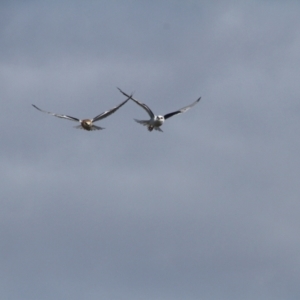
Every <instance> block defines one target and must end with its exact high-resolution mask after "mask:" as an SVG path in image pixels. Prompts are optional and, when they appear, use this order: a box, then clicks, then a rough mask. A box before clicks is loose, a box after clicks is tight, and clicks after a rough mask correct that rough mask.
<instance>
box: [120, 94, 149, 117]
mask: <svg viewBox="0 0 300 300" xmlns="http://www.w3.org/2000/svg"><path fill="white" fill-rule="evenodd" d="M117 89H118V90H119V91H120V92H121V93H122V94H123V95H124V96H126V97H130V96H128V95H127V94H126V93H124V92H123V91H122V90H121V89H120V88H117ZM131 100H132V101H134V102H135V103H136V104H138V105H139V106H141V107H142V108H143V109H144V110H145V111H146V112H147V113H148V115H149V116H150V118H152V119H153V118H154V117H155V115H154V113H153V112H152V110H151V109H150V108H149V106H147V105H146V104H145V103H142V102H140V101H138V100H136V99H134V98H132V97H131Z"/></svg>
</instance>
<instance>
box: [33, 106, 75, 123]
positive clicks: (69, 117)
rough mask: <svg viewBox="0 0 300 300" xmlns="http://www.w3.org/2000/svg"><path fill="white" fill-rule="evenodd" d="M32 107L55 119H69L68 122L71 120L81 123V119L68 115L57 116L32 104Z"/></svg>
mask: <svg viewBox="0 0 300 300" xmlns="http://www.w3.org/2000/svg"><path fill="white" fill-rule="evenodd" d="M32 106H33V107H34V108H36V109H37V110H39V111H41V112H43V113H46V114H49V115H51V116H55V117H58V118H62V119H67V120H71V121H76V122H80V120H79V119H77V118H74V117H71V116H67V115H60V114H55V113H52V112H49V111H45V110H42V109H40V108H38V107H37V106H35V105H34V104H32Z"/></svg>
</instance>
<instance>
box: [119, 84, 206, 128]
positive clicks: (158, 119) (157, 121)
mask: <svg viewBox="0 0 300 300" xmlns="http://www.w3.org/2000/svg"><path fill="white" fill-rule="evenodd" d="M118 90H119V91H120V92H121V93H122V94H123V95H125V96H126V97H130V98H129V99H131V100H132V101H134V102H135V103H136V104H138V105H139V106H141V107H142V108H143V109H144V110H145V111H146V112H147V113H148V114H149V116H150V120H136V119H134V120H135V121H136V122H138V123H140V124H142V125H144V126H147V127H148V130H149V131H152V130H153V129H155V130H158V131H161V132H162V130H161V129H160V126H161V125H162V124H163V123H164V121H165V120H166V119H168V118H170V117H172V116H175V115H177V114H182V113H184V112H186V111H188V110H189V109H190V108H191V107H193V106H194V105H195V104H197V103H198V102H199V101H200V99H201V97H200V98H198V99H197V100H196V101H195V102H194V103H192V104H190V105H188V106H185V107H183V108H181V109H179V110H176V111H174V112H171V113H169V114H166V115H164V116H162V115H157V116H156V115H155V114H154V113H153V112H152V110H151V109H150V108H149V107H148V106H147V105H146V104H145V103H142V102H139V101H138V100H136V99H134V98H132V95H131V96H129V95H127V94H126V93H124V92H123V91H122V90H121V89H119V88H118Z"/></svg>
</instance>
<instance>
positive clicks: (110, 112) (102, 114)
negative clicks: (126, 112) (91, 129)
mask: <svg viewBox="0 0 300 300" xmlns="http://www.w3.org/2000/svg"><path fill="white" fill-rule="evenodd" d="M130 98H131V96H128V98H127V99H126V100H125V101H123V102H122V103H121V104H119V105H118V106H116V107H113V108H112V109H110V110H107V111H105V112H103V113H101V114H100V115H98V116H96V117H95V118H94V119H92V122H96V121H99V120H101V119H104V118H106V117H108V116H110V115H111V114H113V113H114V112H116V111H117V110H118V109H119V108H120V107H121V106H123V105H124V104H125V103H126V102H127V101H128V100H129V99H130Z"/></svg>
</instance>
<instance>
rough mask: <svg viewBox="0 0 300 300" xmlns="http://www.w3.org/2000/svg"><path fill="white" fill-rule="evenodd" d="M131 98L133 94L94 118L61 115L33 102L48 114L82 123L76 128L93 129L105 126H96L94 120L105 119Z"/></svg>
mask: <svg viewBox="0 0 300 300" xmlns="http://www.w3.org/2000/svg"><path fill="white" fill-rule="evenodd" d="M130 98H131V96H128V98H127V99H126V100H125V101H123V102H122V103H121V104H119V105H118V106H116V107H113V108H112V109H110V110H107V111H105V112H103V113H101V114H100V115H98V116H96V117H95V118H93V119H84V120H80V119H77V118H74V117H71V116H67V115H60V114H55V113H52V112H49V111H45V110H42V109H40V108H38V107H37V106H35V105H34V104H32V106H33V107H34V108H36V109H38V110H39V111H41V112H44V113H47V114H49V115H52V116H55V117H58V118H62V119H67V120H71V121H75V122H79V123H80V125H78V126H75V128H79V129H85V130H88V131H92V130H101V129H104V128H103V127H99V126H96V125H94V124H93V123H94V122H97V121H99V120H102V119H104V118H106V117H108V116H110V115H111V114H113V113H114V112H116V111H117V110H118V109H119V108H120V107H121V106H123V105H124V104H125V103H126V102H127V101H128V100H129V99H130Z"/></svg>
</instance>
